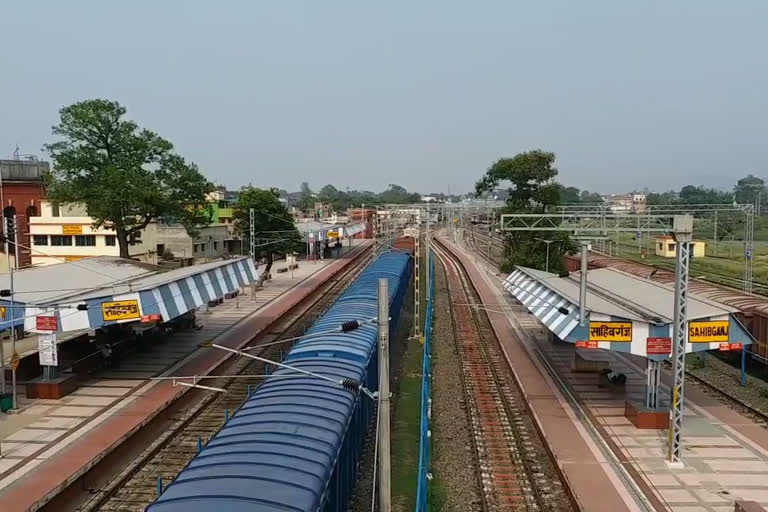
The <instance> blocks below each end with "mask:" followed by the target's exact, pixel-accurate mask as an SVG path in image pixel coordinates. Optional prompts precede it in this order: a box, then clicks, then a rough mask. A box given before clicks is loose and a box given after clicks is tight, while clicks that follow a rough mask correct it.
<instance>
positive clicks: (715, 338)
mask: <svg viewBox="0 0 768 512" xmlns="http://www.w3.org/2000/svg"><path fill="white" fill-rule="evenodd" d="M730 325H731V324H730V322H729V321H728V320H712V321H708V322H688V342H690V343H714V342H722V341H728V339H729V335H730V332H729V328H730Z"/></svg>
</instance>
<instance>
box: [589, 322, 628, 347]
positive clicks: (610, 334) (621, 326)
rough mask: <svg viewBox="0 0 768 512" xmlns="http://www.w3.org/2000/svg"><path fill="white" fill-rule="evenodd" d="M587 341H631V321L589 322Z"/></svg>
mask: <svg viewBox="0 0 768 512" xmlns="http://www.w3.org/2000/svg"><path fill="white" fill-rule="evenodd" d="M589 341H620V342H631V341H632V322H589Z"/></svg>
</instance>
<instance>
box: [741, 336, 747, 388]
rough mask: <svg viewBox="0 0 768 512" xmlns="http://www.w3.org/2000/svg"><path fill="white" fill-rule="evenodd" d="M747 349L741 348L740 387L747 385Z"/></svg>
mask: <svg viewBox="0 0 768 512" xmlns="http://www.w3.org/2000/svg"><path fill="white" fill-rule="evenodd" d="M746 362H747V347H746V346H744V345H742V346H741V385H742V387H743V386H746V385H747V365H746Z"/></svg>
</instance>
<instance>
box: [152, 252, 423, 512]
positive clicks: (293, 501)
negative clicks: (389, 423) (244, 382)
mask: <svg viewBox="0 0 768 512" xmlns="http://www.w3.org/2000/svg"><path fill="white" fill-rule="evenodd" d="M411 271H412V257H411V255H410V254H408V253H407V251H405V252H404V251H402V250H392V251H387V252H384V253H382V254H381V255H379V256H378V257H377V258H376V259H375V260H374V261H373V262H371V263H370V264H369V265H368V266H367V267H366V268H365V270H363V271H362V272H361V273H360V275H358V276H357V278H356V279H355V280H354V281H353V282H352V283H351V284H350V285H349V287H348V288H347V289H346V290H345V291H344V293H343V294H342V295H341V296H340V297H339V298H338V299H337V300H336V301H335V302H334V303H333V305H331V307H330V308H329V309H328V310H327V311H326V312H325V313H324V314H323V315H322V317H320V318H319V319H318V320H317V321H316V322H315V323H314V324H313V326H312V328H311V329H310V330H308V331H307V332H306V334H305V336H304V337H303V338H302V339H301V340H300V341H299V342H297V343H296V344H295V345H294V346H293V348H292V349H291V350H290V351H289V352H288V353H287V354H286V356H285V357H284V359H283V361H282V362H283V363H284V364H286V365H289V366H291V367H293V368H300V369H302V370H305V371H309V372H312V373H315V374H320V375H323V376H326V377H330V378H332V379H334V380H336V381H337V382H343V383H344V385H339V384H338V383H335V382H329V381H326V380H322V379H320V378H318V377H313V376H307V375H303V374H298V373H296V372H295V371H294V370H291V369H286V368H279V369H278V370H277V371H275V372H274V373H272V374H271V375H270V376H268V377H266V378H265V380H264V381H263V382H262V384H261V385H260V386H259V387H258V388H257V389H256V390H255V392H253V393H252V395H251V396H250V397H249V398H248V399H246V401H245V402H244V403H243V405H242V406H241V407H240V409H238V411H237V412H236V413H235V414H234V415H233V416H232V417H231V418H230V419H229V420H228V421H227V422H226V423H225V424H224V425H223V426H222V428H221V429H220V430H219V431H218V433H216V435H214V436H213V437H212V438H211V439H210V440H209V441H208V443H207V444H206V445H205V446H204V447H202V449H201V450H200V451H199V452H198V454H197V455H196V456H195V457H194V458H193V459H192V460H191V461H190V463H189V464H188V465H187V466H186V467H185V468H184V469H183V470H182V471H181V472H180V473H179V474H178V475H177V476H176V478H175V479H174V480H173V481H172V482H171V483H170V485H168V487H167V488H166V489H165V491H164V492H163V493H162V494H161V495H160V496H159V497H158V499H157V500H156V501H155V502H153V503H152V504H150V505H149V506H148V507H147V508H146V509H145V511H146V512H203V511H206V512H208V511H211V510H220V511H227V512H240V511H242V512H245V511H246V510H247V511H249V512H250V511H254V510H259V511H268V510H275V511H277V510H280V511H284V510H294V511H317V512H342V511H343V510H345V509H346V506H347V503H348V501H349V498H350V497H351V494H352V492H353V489H354V486H355V481H356V477H357V473H358V463H359V462H360V460H361V452H362V448H363V443H364V440H365V439H366V436H367V434H368V431H369V427H370V423H371V420H372V418H373V417H374V413H375V408H376V402H375V401H374V400H373V399H372V398H370V397H369V396H368V395H367V394H366V393H365V392H364V390H361V389H360V388H361V387H364V388H366V389H367V390H371V391H374V390H376V389H378V351H377V339H378V332H377V329H378V327H377V325H375V324H374V323H373V322H372V321H371V320H372V319H375V318H376V316H377V313H378V310H377V293H378V291H377V290H378V280H379V278H385V279H387V281H388V287H389V311H390V321H389V331H390V339H391V340H394V333H395V329H396V327H397V324H398V319H399V317H400V314H401V311H402V309H403V304H404V303H405V298H406V297H407V295H406V292H407V289H408V287H409V283H410V274H411ZM354 321H357V324H359V325H360V326H359V327H358V328H357V329H354V330H348V326H349V325H351V324H350V323H351V322H354ZM342 325H345V326H347V327H346V328H344V331H345V332H339V329H340V326H342ZM334 329H335V330H336V331H337V332H331V331H333V330H334Z"/></svg>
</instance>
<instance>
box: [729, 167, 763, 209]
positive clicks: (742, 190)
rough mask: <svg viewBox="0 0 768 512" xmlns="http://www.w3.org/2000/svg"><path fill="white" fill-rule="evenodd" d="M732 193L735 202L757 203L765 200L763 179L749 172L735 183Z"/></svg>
mask: <svg viewBox="0 0 768 512" xmlns="http://www.w3.org/2000/svg"><path fill="white" fill-rule="evenodd" d="M734 193H735V199H736V202H737V203H741V204H754V205H759V204H760V203H763V202H765V200H766V188H765V181H763V180H762V179H760V178H758V177H757V176H753V175H752V174H750V175H748V176H746V177H744V178H741V179H740V180H739V181H738V182H737V183H736V187H735V188H734Z"/></svg>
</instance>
